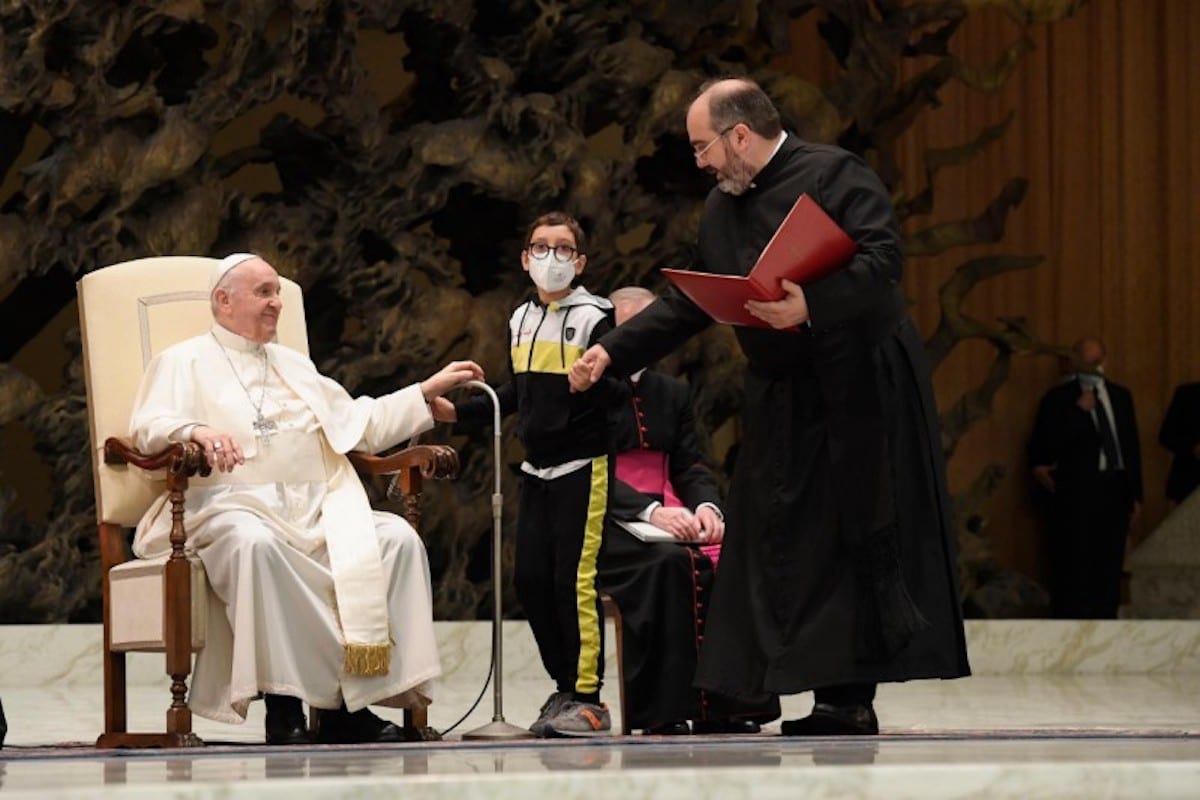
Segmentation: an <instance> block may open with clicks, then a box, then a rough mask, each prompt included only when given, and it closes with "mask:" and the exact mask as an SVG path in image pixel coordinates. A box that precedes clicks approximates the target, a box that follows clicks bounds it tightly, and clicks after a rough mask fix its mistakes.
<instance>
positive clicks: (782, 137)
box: [750, 131, 787, 189]
mask: <svg viewBox="0 0 1200 800" xmlns="http://www.w3.org/2000/svg"><path fill="white" fill-rule="evenodd" d="M785 139H787V131H780V132H779V138H778V139H776V140H775V147H774V148H773V149H772V150H771V155H769V156H767V161H766V164H763V166H762V169H760V170H759V171H758V175H761V174H762V173H763V170H765V169H766V168H767V164H770V163H771V159H773V158H775V156H777V155H779V151H780V150H781V149H782V148H783V142H784V140H785ZM758 175H755V176H754V177H755V178H757V177H758ZM757 187H758V183H757V182H756V181H750V188H751V189H755V188H757Z"/></svg>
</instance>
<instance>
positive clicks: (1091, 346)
mask: <svg viewBox="0 0 1200 800" xmlns="http://www.w3.org/2000/svg"><path fill="white" fill-rule="evenodd" d="M1071 349H1072V350H1073V351H1074V352H1075V358H1076V360H1077V361H1078V362H1079V365H1080V366H1082V367H1084V368H1086V369H1096V367H1099V366H1102V365H1103V364H1104V357H1105V355H1107V352H1106V351H1105V349H1104V342H1102V341H1101V340H1100V339H1099V338H1098V337H1096V336H1085V337H1083V338H1082V339H1080V340H1079V341H1077V342H1075V344H1074V345H1073V346H1072V347H1071Z"/></svg>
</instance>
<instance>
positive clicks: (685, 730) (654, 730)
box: [642, 719, 692, 736]
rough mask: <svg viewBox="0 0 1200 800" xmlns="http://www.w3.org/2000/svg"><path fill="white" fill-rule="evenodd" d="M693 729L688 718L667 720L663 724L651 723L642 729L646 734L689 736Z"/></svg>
mask: <svg viewBox="0 0 1200 800" xmlns="http://www.w3.org/2000/svg"><path fill="white" fill-rule="evenodd" d="M691 732H692V729H691V728H690V727H689V726H688V724H687V720H686V719H685V720H681V721H679V722H666V723H664V724H662V725H651V726H650V727H649V728H646V729H645V730H643V731H642V734H643V735H645V736H688V735H690V734H691Z"/></svg>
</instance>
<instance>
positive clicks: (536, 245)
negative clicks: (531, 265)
mask: <svg viewBox="0 0 1200 800" xmlns="http://www.w3.org/2000/svg"><path fill="white" fill-rule="evenodd" d="M551 251H554V260H555V261H574V260H575V256H576V254H578V253H579V251H578V250H576V249H575V248H574V247H571V245H569V244H556V245H554V246H553V247H551V246H550V245H548V244H546V243H545V242H530V243H529V254H530V255H531V256H533V257H534V258H545V257H546V256H547V254H549V253H550V252H551Z"/></svg>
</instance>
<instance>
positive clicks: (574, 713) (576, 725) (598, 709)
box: [545, 701, 612, 736]
mask: <svg viewBox="0 0 1200 800" xmlns="http://www.w3.org/2000/svg"><path fill="white" fill-rule="evenodd" d="M611 730H612V718H611V717H610V716H609V714H608V706H606V705H604V703H601V704H599V705H594V704H592V703H577V702H575V701H572V702H570V703H567V704H566V705H565V706H564V707H563V710H562V711H560V712H558V715H557V716H555V717H553V718H551V719H550V721H549V722H547V723H546V734H545V735H547V736H603V735H605V734H607V733H608V732H609V731H611Z"/></svg>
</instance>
